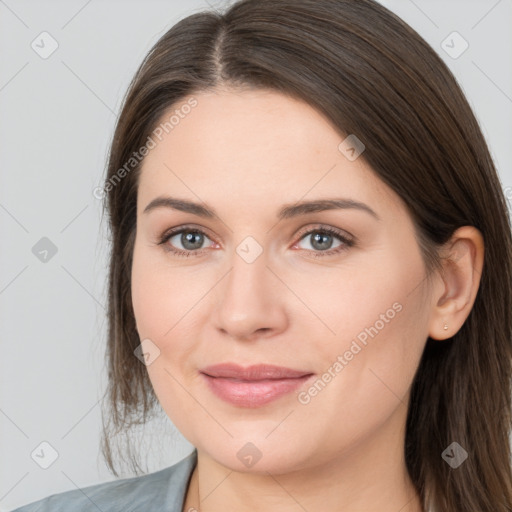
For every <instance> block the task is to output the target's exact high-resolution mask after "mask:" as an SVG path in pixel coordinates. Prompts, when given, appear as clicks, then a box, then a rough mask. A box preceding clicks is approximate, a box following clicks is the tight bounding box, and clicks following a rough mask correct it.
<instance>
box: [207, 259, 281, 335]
mask: <svg viewBox="0 0 512 512" xmlns="http://www.w3.org/2000/svg"><path fill="white" fill-rule="evenodd" d="M231 261H232V266H231V270H230V271H229V273H228V274H227V276H225V278H224V279H223V280H222V282H221V283H219V286H217V287H216V295H215V299H216V304H215V307H214V312H213V317H212V319H213V322H214V323H215V327H216V328H217V329H218V330H220V331H221V332H222V333H223V334H224V335H228V336H230V337H232V338H233V339H237V340H251V339H256V338H261V337H270V336H273V335H275V334H276V333H279V332H282V331H283V330H285V329H286V327H287V325H288V315H287V312H286V287H285V286H284V285H283V283H282V282H281V281H280V280H279V279H278V278H277V277H276V276H275V274H274V273H273V272H272V271H271V270H270V269H269V268H268V267H267V265H268V261H267V258H266V254H265V252H263V254H261V255H260V256H259V257H258V258H257V259H256V260H255V261H253V262H251V263H248V262H247V261H245V260H244V259H243V258H242V257H240V256H239V255H238V254H237V253H235V254H234V255H233V258H232V260H231Z"/></svg>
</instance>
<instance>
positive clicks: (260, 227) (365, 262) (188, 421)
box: [132, 89, 484, 512]
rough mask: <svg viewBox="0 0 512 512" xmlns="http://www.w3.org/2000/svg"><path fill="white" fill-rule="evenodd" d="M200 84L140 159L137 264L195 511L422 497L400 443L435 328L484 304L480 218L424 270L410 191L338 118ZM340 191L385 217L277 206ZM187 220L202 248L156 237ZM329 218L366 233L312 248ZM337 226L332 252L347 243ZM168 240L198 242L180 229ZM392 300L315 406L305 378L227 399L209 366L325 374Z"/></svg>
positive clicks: (148, 332)
mask: <svg viewBox="0 0 512 512" xmlns="http://www.w3.org/2000/svg"><path fill="white" fill-rule="evenodd" d="M194 98H196V99H197V102H198V104H197V106H196V107H195V108H193V109H192V110H191V112H190V113H189V114H188V115H187V116H186V117H184V118H183V119H181V120H180V122H179V124H178V125H176V126H175V127H174V129H172V130H171V131H169V133H168V134H167V135H166V136H165V137H164V138H163V139H162V141H160V142H159V143H158V144H157V146H156V147H155V148H154V149H152V150H151V151H150V153H149V154H148V156H147V157H146V158H145V160H144V163H143V167H142V172H141V176H140V182H139V188H138V199H137V202H138V204H137V235H136V241H135V248H134V259H133V268H132V297H133V307H134V312H135V318H136V323H137V330H138V332H139V335H140V338H141V340H144V339H150V340H151V343H153V344H154V345H153V346H156V347H158V350H159V351H160V352H159V355H158V357H156V359H154V361H152V362H151V363H150V364H148V366H147V371H148V374H149V377H150V379H151V382H152V385H153V387H154V390H155V393H156V395H157V397H158V399H159V401H160V404H161V405H162V407H163V409H164V410H165V412H166V414H167V415H168V417H169V418H170V420H171V421H172V422H173V423H174V424H175V425H176V427H177V428H178V429H179V430H180V432H181V433H182V434H183V435H184V436H185V437H186V438H187V439H188V440H189V441H190V442H191V443H192V444H193V445H194V446H195V447H197V450H198V464H197V467H196V469H195V470H194V472H193V474H192V478H191V481H190V485H189V488H188V492H187V495H186V500H185V504H184V507H183V510H184V511H188V510H190V509H191V508H192V507H193V508H195V509H198V510H199V508H200V510H201V511H203V512H204V511H206V512H209V511H218V510H237V511H251V512H259V511H265V512H268V511H273V510H275V511H277V510H279V512H291V511H301V510H302V511H303V510H308V511H313V510H329V511H343V512H356V511H357V512H361V511H379V512H397V511H398V510H400V511H401V512H418V511H421V510H422V508H421V505H420V501H419V498H418V495H417V493H416V492H415V490H414V488H413V486H412V484H411V481H410V479H409V477H408V474H407V470H406V467H405V461H404V457H403V445H404V436H405V420H406V413H407V404H408V399H409V392H410V386H411V383H412V380H413V377H414V374H415V372H416V369H417V367H418V364H419V360H420V357H421V354H422V351H423V348H424V346H425V342H426V339H427V337H428V336H431V337H432V338H434V339H437V340H440V341H439V342H440V343H442V342H443V341H442V340H443V339H445V338H448V337H450V336H453V334H455V332H457V330H458V329H459V328H460V327H461V325H462V324H463V323H464V321H465V319H466V318H467V316H468V314H469V312H470V310H471V307H472V305H473V303H474V300H475V297H476V293H477V290H478V285H479V278H480V273H481V269H482V264H483V252H484V247H483V239H482V236H481V234H480V232H479V231H478V230H476V229H475V228H473V227H470V226H465V227H462V228H460V229H459V230H457V231H456V232H455V234H454V236H453V238H452V240H451V241H450V242H449V243H448V244H447V245H446V247H444V248H443V254H444V255H445V256H446V257H447V258H451V261H450V260H448V259H447V260H446V263H445V274H444V275H443V276H441V275H436V276H435V277H434V278H433V280H432V282H431V286H429V283H428V281H427V280H426V279H425V267H424V264H423V261H422V258H421V253H420V250H419V247H418V245H417V243H416V240H415V238H414V231H413V223H412V220H411V217H410V216H409V214H408V212H407V210H406V209H405V206H404V205H403V203H402V201H401V200H400V198H399V196H397V195H396V194H395V193H394V192H393V191H392V190H391V189H389V188H388V187H387V186H386V185H385V184H384V183H383V182H382V181H380V179H379V178H378V177H377V176H376V175H375V174H374V173H373V171H372V169H371V168H370V167H369V166H368V165H367V164H366V163H365V162H364V161H363V159H362V158H357V159H356V160H355V161H350V160H348V159H347V158H346V157H345V156H344V154H342V152H341V151H340V150H339V149H338V145H339V144H340V142H341V141H342V140H343V139H344V138H345V135H343V134H342V133H340V132H339V131H337V130H336V129H335V128H334V126H333V125H332V124H330V122H329V121H328V120H327V119H326V118H325V117H323V116H322V115H321V114H320V113H318V112H317V111H316V110H314V109H313V108H312V107H311V106H309V105H308V104H306V103H303V102H301V101H299V100H296V99H292V98H290V97H287V96H284V95H282V94H280V93H277V92H272V91H266V90H229V89H218V90H216V91H214V92H213V91H210V92H208V93H204V92H203V93H199V94H195V95H194ZM186 100H187V98H185V100H184V101H183V102H182V103H180V104H184V103H185V101H186ZM175 108H176V106H174V107H173V109H171V110H170V112H172V111H173V110H174V109H175ZM164 117H165V118H166V119H168V117H169V116H164ZM162 195H172V196H173V197H179V198H183V199H189V200H192V201H196V202H199V203H202V202H204V203H206V204H207V205H208V206H209V207H210V208H213V209H214V210H215V211H216V212H217V215H218V216H217V217H216V218H203V217H199V216H197V215H194V214H191V213H186V212H181V211H177V210H174V209H171V208H165V207H162V208H157V209H154V210H152V211H151V212H149V213H143V210H144V208H145V207H146V206H147V205H148V204H149V203H150V202H151V201H152V200H153V199H155V198H156V197H158V196H162ZM334 197H345V198H351V199H353V200H357V201H360V202H363V203H365V204H367V205H368V206H370V207H371V208H372V209H373V210H374V211H375V212H376V213H377V214H378V216H379V217H380V220H376V219H375V218H374V217H372V216H371V215H369V214H368V213H366V212H364V211H361V210H356V209H345V210H342V209H333V210H328V211H322V212H316V213H308V214H305V215H302V216H300V217H297V218H290V219H284V220H281V221H278V220H277V217H276V215H277V211H278V210H279V208H281V207H282V206H283V205H285V204H287V205H292V204H295V203H296V202H297V201H299V200H312V199H326V198H334ZM184 224H193V226H192V228H196V229H201V230H203V231H204V232H205V233H206V235H205V237H204V238H203V243H202V245H199V246H200V249H199V252H201V254H200V255H199V256H190V257H183V256H181V257H180V256H178V255H174V254H173V253H171V252H166V251H165V250H164V247H165V246H164V245H158V241H159V236H160V235H162V234H163V233H164V232H165V231H167V230H169V229H170V228H173V227H179V226H182V225H184ZM319 225H320V226H319ZM321 227H333V228H336V229H338V230H339V231H341V233H342V234H345V235H347V234H348V235H351V236H352V237H353V238H355V239H356V243H355V245H353V246H351V247H348V246H345V249H344V250H342V251H341V252H339V253H337V254H332V255H329V256H321V257H318V258H315V257H314V255H313V254H314V253H321V252H322V249H321V248H320V249H319V248H317V247H318V246H315V245H314V240H313V235H314V233H313V235H312V234H311V233H310V234H302V233H305V232H306V231H309V230H310V229H319V228H321ZM247 236H251V237H253V238H254V239H255V240H256V241H257V243H258V244H259V245H260V246H261V248H262V249H263V252H262V253H261V254H260V255H259V257H258V258H256V260H255V261H254V262H252V263H248V262H247V261H246V260H245V259H244V258H242V257H240V256H239V255H238V254H237V252H236V248H237V246H239V244H241V242H242V241H243V240H244V239H245V238H246V237H247ZM330 240H332V247H331V248H332V249H333V250H335V249H336V248H337V247H340V246H343V245H344V243H343V242H341V241H340V240H339V239H337V238H336V237H335V236H333V237H332V239H330V238H328V239H327V242H329V241H330ZM185 244H186V241H185ZM198 244H201V239H199V242H198ZM166 245H167V246H174V247H175V248H177V249H178V250H186V249H187V248H189V247H190V246H191V245H190V244H189V245H185V246H184V245H183V240H182V238H181V236H180V235H179V234H178V235H175V236H173V237H172V238H171V239H170V240H169V241H167V242H166ZM189 251H192V252H193V249H189ZM196 252H198V250H197V249H196ZM393 304H399V305H400V306H401V310H400V311H399V312H396V311H395V315H394V317H393V318H392V319H388V322H385V324H384V327H383V328H381V329H380V330H379V331H378V334H377V335H375V336H374V337H373V338H370V337H369V338H368V341H367V345H366V346H363V345H362V344H361V343H359V345H361V346H362V347H363V348H362V349H361V350H360V351H359V352H358V353H357V355H354V356H353V358H352V359H351V360H350V361H347V364H346V366H344V367H343V369H342V370H341V371H339V372H338V373H337V374H336V376H335V377H334V378H332V379H331V381H330V382H329V383H328V384H327V385H326V386H325V387H324V388H323V389H322V390H321V391H320V392H318V393H317V394H316V396H314V397H312V398H311V400H310V401H309V403H307V404H303V403H300V402H299V401H298V393H299V392H300V391H306V392H307V390H308V389H309V387H310V384H309V385H307V386H302V387H301V388H299V390H297V391H295V392H292V393H290V394H288V395H285V396H283V397H281V398H279V399H278V400H276V401H274V402H271V403H270V404H267V405H265V406H262V407H259V408H253V409H248V408H242V407H238V406H234V405H231V404H229V403H227V402H224V401H223V400H221V399H220V398H218V397H217V396H216V395H214V394H212V392H211V391H210V390H209V389H208V387H207V386H206V385H205V383H204V382H203V379H202V378H200V377H201V376H200V375H199V370H200V369H201V368H203V367H205V366H207V365H211V364H216V363H220V362H228V361H232V362H237V363H239V364H241V365H243V366H247V365H250V364H256V363H271V364H276V365H281V366H286V367H290V368H294V369H301V370H307V371H309V372H313V373H315V374H316V376H321V375H322V374H324V372H326V371H327V369H328V368H329V367H331V368H332V366H333V363H334V362H335V361H336V360H337V357H338V356H339V355H343V354H344V353H346V351H347V350H349V348H350V346H351V343H352V341H353V340H354V339H355V338H356V336H357V335H358V334H359V333H361V332H362V331H364V329H365V328H369V327H370V326H374V325H375V324H376V321H377V320H379V318H382V317H381V316H380V315H381V314H386V311H388V310H389V309H390V308H391V309H392V305H393ZM445 323H446V324H447V325H448V326H449V329H448V330H444V329H443V326H444V324H445ZM379 325H380V324H379ZM247 442H251V443H253V444H254V445H255V446H256V447H257V449H258V450H259V452H260V453H261V454H262V457H261V459H260V460H259V461H258V462H257V463H256V464H254V465H253V466H252V467H250V468H249V467H246V466H245V465H244V464H243V463H242V462H241V461H240V460H239V458H238V457H237V453H238V452H239V450H240V449H241V448H242V447H243V446H244V445H245V444H246V443H247ZM199 500H200V502H199Z"/></svg>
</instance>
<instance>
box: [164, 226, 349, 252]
mask: <svg viewBox="0 0 512 512" xmlns="http://www.w3.org/2000/svg"><path fill="white" fill-rule="evenodd" d="M183 232H190V233H199V234H201V235H205V236H206V237H208V238H210V237H209V236H208V234H207V233H205V232H204V231H203V230H201V229H198V228H194V227H192V226H182V227H179V228H174V229H172V230H170V231H167V232H165V233H164V234H163V235H161V236H160V237H159V241H158V242H157V245H163V246H164V250H165V251H166V252H170V253H173V254H175V255H176V256H178V257H185V258H189V257H190V256H201V255H202V253H203V251H204V250H206V249H197V250H190V251H183V250H181V249H176V248H173V247H172V246H170V245H164V244H166V242H168V241H169V240H170V239H171V238H172V237H173V236H175V235H179V234H181V233H183ZM313 233H322V234H328V235H332V236H334V237H336V238H338V240H340V241H341V242H342V243H343V244H344V245H340V246H339V247H337V248H335V249H328V250H326V251H314V250H309V249H301V250H303V251H308V252H312V253H313V256H314V257H315V258H323V257H327V256H332V255H333V254H338V253H341V252H343V251H346V250H347V249H349V248H350V247H353V246H354V245H355V241H354V240H353V239H350V238H347V237H345V236H344V235H342V234H341V232H339V231H338V230H337V229H334V228H331V227H328V226H322V227H316V228H314V229H310V230H309V231H306V232H304V233H302V234H301V236H300V238H299V240H298V242H300V241H301V240H302V239H303V238H305V237H306V236H308V235H311V234H313ZM294 245H295V244H294Z"/></svg>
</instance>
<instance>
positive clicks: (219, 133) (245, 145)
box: [139, 90, 400, 211]
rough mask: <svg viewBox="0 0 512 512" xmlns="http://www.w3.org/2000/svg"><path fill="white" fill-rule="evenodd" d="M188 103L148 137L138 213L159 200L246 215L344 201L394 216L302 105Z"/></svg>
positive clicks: (332, 132) (221, 97) (261, 93)
mask: <svg viewBox="0 0 512 512" xmlns="http://www.w3.org/2000/svg"><path fill="white" fill-rule="evenodd" d="M193 98H194V99H195V101H196V104H195V106H194V107H193V108H190V109H188V108H187V109H183V112H182V113H181V115H180V116H176V115H175V116H174V119H173V120H174V123H173V124H172V125H171V124H170V123H168V124H167V129H160V132H158V133H159V134H160V136H159V138H155V137H153V138H154V141H155V143H156V145H155V147H154V148H153V149H151V151H150V152H149V154H148V155H147V156H146V157H145V159H144V161H143V165H142V170H141V176H140V181H139V198H140V201H139V202H140V205H139V211H140V209H142V208H143V207H144V205H145V204H147V202H149V201H150V200H151V199H153V198H154V197H155V196H157V195H161V194H165V193H166V192H167V193H169V194H171V193H172V194H173V195H179V196H181V197H187V198H190V199H194V200H198V199H203V200H205V201H207V202H208V203H211V204H222V203H226V200H227V199H229V200H230V201H232V202H233V203H235V204H237V205H239V206H240V205H241V204H243V205H244V206H246V207H248V206H249V205H252V206H255V207H258V206H261V205H266V206H269V207H270V205H272V204H275V205H276V206H278V205H280V204H282V203H285V202H291V201H297V200H299V199H301V198H304V199H308V198H318V197H334V196H344V197H345V196H346V197H351V198H353V199H357V200H359V201H364V202H370V203H372V204H373V205H379V206H375V207H376V208H379V207H380V208H381V209H388V210H389V209H395V210H396V209H397V208H400V205H399V204H398V203H399V198H398V196H396V195H395V194H394V193H393V192H392V191H391V190H390V189H389V188H388V187H387V186H386V185H385V184H384V183H383V182H382V181H381V180H380V179H379V178H378V177H377V175H376V174H375V173H374V172H373V171H372V169H371V168H370V167H369V166H368V165H367V164H366V163H365V162H364V160H363V159H362V158H357V159H356V160H354V161H350V160H349V159H347V158H346V156H345V155H344V154H343V152H342V151H340V149H339V145H340V143H341V142H342V141H343V140H344V139H345V137H346V135H345V134H343V133H341V132H340V131H339V130H337V129H336V128H335V127H334V126H333V125H332V123H330V121H329V120H328V119H326V118H325V117H324V116H323V115H322V114H320V113H319V112H318V111H317V110H315V109H314V108H313V107H312V106H310V105H308V104H307V103H305V102H302V101H300V100H298V99H295V98H291V97H289V96H285V95H283V94H281V93H279V92H275V91H268V90H249V91H247V90H246V91H233V90H231V91H227V90H223V91H216V92H207V93H198V94H194V95H193ZM188 99H190V98H184V99H183V100H182V101H181V102H179V103H177V104H175V105H173V107H172V108H171V109H169V110H168V111H167V112H166V113H165V115H164V116H162V118H161V120H160V123H159V126H160V127H163V128H165V126H166V125H165V124H163V123H165V122H166V121H169V119H170V117H171V115H173V113H175V112H176V111H178V113H179V111H180V106H183V105H185V104H186V103H187V100H188ZM184 112H187V114H184ZM160 139H161V140H160Z"/></svg>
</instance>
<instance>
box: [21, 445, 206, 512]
mask: <svg viewBox="0 0 512 512" xmlns="http://www.w3.org/2000/svg"><path fill="white" fill-rule="evenodd" d="M196 462H197V451H196V450H194V451H193V452H192V453H191V454H190V455H188V456H187V457H186V458H184V459H182V460H181V461H179V462H177V463H176V464H174V465H173V466H169V467H167V468H164V469H162V470H160V471H156V472H154V473H149V474H147V475H142V476H138V477H132V478H124V479H121V480H114V481H112V482H105V483H101V484H95V485H91V486H88V487H83V488H81V489H73V490H71V491H65V492H61V493H58V494H52V495H51V496H48V497H46V498H43V499H41V500H38V501H34V502H32V503H29V504H28V505H24V506H22V507H20V508H17V509H16V510H13V511H12V512H69V511H70V510H72V511H73V512H86V511H87V512H88V511H98V510H101V511H102V512H114V511H115V512H118V511H119V510H123V512H128V511H139V510H140V511H144V512H150V511H151V510H155V511H157V510H158V511H160V510H162V509H163V508H164V507H165V509H167V510H176V509H177V507H182V506H183V500H184V496H185V493H186V490H187V487H188V481H189V478H190V475H191V474H192V471H193V469H194V467H195V465H196ZM179 510H181V508H179Z"/></svg>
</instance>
